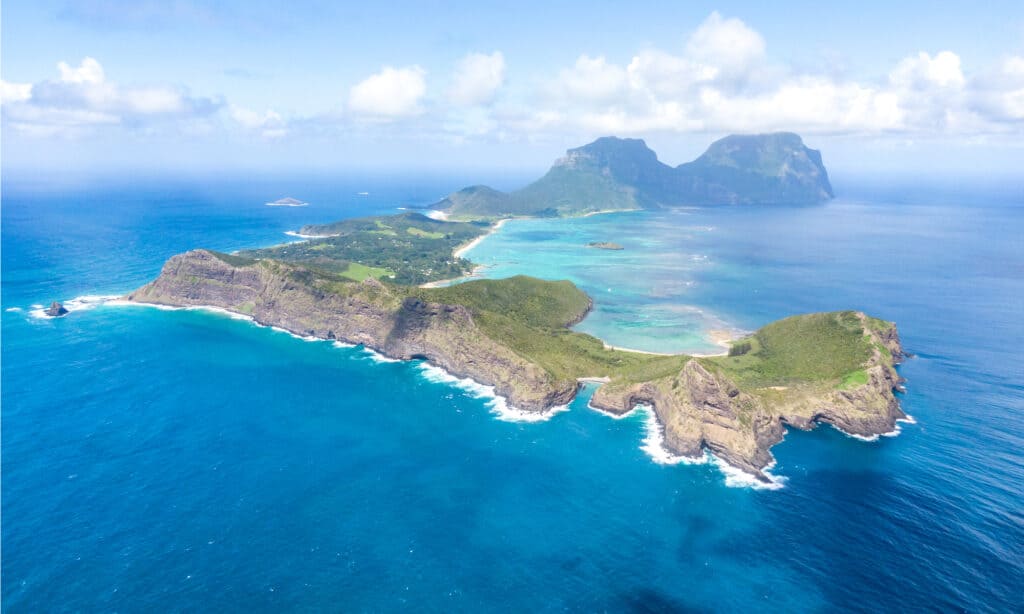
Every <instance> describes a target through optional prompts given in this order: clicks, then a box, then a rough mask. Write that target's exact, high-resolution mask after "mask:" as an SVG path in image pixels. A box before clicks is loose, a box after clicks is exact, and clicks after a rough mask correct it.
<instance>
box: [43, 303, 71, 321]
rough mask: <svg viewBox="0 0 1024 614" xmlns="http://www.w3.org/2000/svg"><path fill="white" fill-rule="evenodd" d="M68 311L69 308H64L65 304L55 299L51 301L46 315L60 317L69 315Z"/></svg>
mask: <svg viewBox="0 0 1024 614" xmlns="http://www.w3.org/2000/svg"><path fill="white" fill-rule="evenodd" d="M67 313H68V310H67V309H65V308H64V305H61V304H60V303H58V302H57V301H53V302H52V303H50V307H49V309H47V310H46V315H48V316H50V317H51V318H59V317H61V316H64V315H67Z"/></svg>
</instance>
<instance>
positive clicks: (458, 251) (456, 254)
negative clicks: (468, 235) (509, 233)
mask: <svg viewBox="0 0 1024 614" xmlns="http://www.w3.org/2000/svg"><path fill="white" fill-rule="evenodd" d="M510 219H512V218H510V217H506V218H502V219H500V220H498V221H497V222H495V223H494V225H493V226H491V228H490V230H488V231H487V232H486V233H485V234H482V235H480V236H479V237H477V238H475V239H473V240H472V241H470V242H469V243H467V244H465V245H463V246H462V247H460V248H458V249H456V250H455V251H454V252H452V256H453V257H455V258H462V255H463V254H465V253H466V252H468V251H469V250H471V249H473V248H474V247H476V246H477V245H480V243H482V242H483V240H484V239H486V238H487V237H489V236H491V235H492V234H494V233H496V232H498V231H499V230H501V227H502V226H504V225H505V222H507V221H509V220H510Z"/></svg>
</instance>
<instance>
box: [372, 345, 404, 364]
mask: <svg viewBox="0 0 1024 614" xmlns="http://www.w3.org/2000/svg"><path fill="white" fill-rule="evenodd" d="M363 353H364V354H365V356H366V358H369V359H370V360H372V361H373V362H376V363H381V364H383V363H389V362H402V361H401V360H399V359H397V358H388V357H387V356H385V355H383V354H381V353H380V352H378V351H376V350H371V349H370V348H368V347H366V346H365V345H364V346H363Z"/></svg>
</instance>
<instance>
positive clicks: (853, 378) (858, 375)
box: [839, 369, 868, 390]
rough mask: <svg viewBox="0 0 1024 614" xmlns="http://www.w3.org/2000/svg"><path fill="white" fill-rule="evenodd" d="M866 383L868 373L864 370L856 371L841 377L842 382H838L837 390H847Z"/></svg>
mask: <svg viewBox="0 0 1024 614" xmlns="http://www.w3.org/2000/svg"><path fill="white" fill-rule="evenodd" d="M866 383H868V372H867V371H865V370H864V369H857V370H856V371H854V372H852V373H847V374H846V375H845V376H844V377H843V381H841V382H839V389H840V390H847V389H849V388H856V387H857V386H863V385H864V384H866Z"/></svg>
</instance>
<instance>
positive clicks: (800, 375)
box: [126, 250, 904, 479]
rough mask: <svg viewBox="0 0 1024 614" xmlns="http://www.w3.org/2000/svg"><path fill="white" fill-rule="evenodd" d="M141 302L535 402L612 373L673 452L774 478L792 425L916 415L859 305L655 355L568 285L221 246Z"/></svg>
mask: <svg viewBox="0 0 1024 614" xmlns="http://www.w3.org/2000/svg"><path fill="white" fill-rule="evenodd" d="M126 299H127V300H129V301H136V302H141V303H154V304H159V305H173V306H182V307H185V306H212V307H219V308H223V309H226V310H229V311H232V312H236V313H240V314H245V315H248V316H251V317H252V318H253V319H254V320H255V321H256V322H258V323H260V324H265V325H273V326H277V327H280V328H283V329H286V330H289V331H291V332H293V333H296V334H300V335H308V336H315V337H319V338H322V339H333V340H338V341H342V342H346V343H352V344H362V345H365V346H366V347H368V348H371V349H373V350H375V351H378V352H380V353H381V354H384V355H385V356H389V357H392V358H397V359H425V360H428V361H430V362H431V363H433V364H436V365H438V366H440V367H442V368H443V369H445V370H447V371H449V372H450V373H452V374H454V375H457V376H459V377H469V378H472V379H473V380H475V381H477V382H480V383H482V384H486V385H490V386H494V387H495V390H496V392H497V393H498V394H500V395H502V396H504V397H506V398H507V399H508V402H509V403H510V404H512V405H513V406H515V407H517V408H519V409H522V410H528V411H538V412H542V411H545V410H548V409H550V408H552V407H554V406H557V405H563V404H566V403H568V402H569V401H570V400H572V398H573V397H574V396H575V394H576V392H577V390H578V388H579V383H578V381H579V380H580V379H581V378H603V379H606V380H607V381H608V383H607V384H605V385H603V386H602V387H601V388H599V389H598V390H597V392H596V393H595V394H594V396H593V399H592V400H591V403H592V405H593V406H595V407H597V408H600V409H603V410H606V411H610V412H614V413H620V414H621V413H624V412H628V411H630V410H632V409H633V408H634V407H635V406H636V405H637V404H641V403H643V404H648V405H650V406H651V407H653V410H654V412H655V413H656V415H657V417H658V420H659V421H660V422H661V424H662V425H663V426H664V430H665V443H666V445H667V447H668V448H669V449H670V450H671V451H672V452H675V453H677V454H680V455H685V456H691V457H695V456H700V455H701V454H703V451H704V450H705V449H707V450H710V451H711V452H713V453H714V454H715V455H717V456H718V457H720V458H722V459H723V460H725V461H726V462H728V463H729V464H731V465H733V466H736V467H738V468H740V469H743V470H745V471H747V472H750V473H752V474H754V475H756V476H758V477H759V478H761V479H767V477H766V476H765V474H764V468H765V467H767V466H768V465H770V464H771V462H772V456H771V453H770V448H771V447H772V446H773V445H775V444H776V443H778V442H779V441H781V440H782V437H783V434H784V428H785V427H786V426H792V427H795V428H800V429H809V428H813V427H814V426H815V425H816V424H818V423H822V422H824V423H829V424H832V425H834V426H836V427H837V428H840V429H842V430H843V431H845V432H847V433H850V434H853V435H859V436H864V437H870V436H875V435H878V434H881V433H887V432H890V431H892V430H893V428H894V426H895V421H896V420H897V419H899V418H902V417H904V414H903V412H902V411H901V410H900V407H899V403H898V402H897V400H896V397H895V396H894V394H893V390H894V389H895V388H897V387H898V386H899V384H900V381H901V380H900V378H899V375H898V374H897V373H896V370H895V368H894V364H895V363H896V362H897V361H898V360H899V359H900V358H901V357H902V356H903V351H902V347H901V346H900V342H899V336H898V334H897V332H896V328H895V326H894V325H893V324H891V323H889V322H884V321H882V320H877V319H874V318H870V317H868V316H866V315H864V314H862V313H858V312H834V313H827V314H809V315H807V316H795V317H792V318H787V319H785V320H780V321H779V322H776V323H773V324H771V325H768V326H766V327H764V328H763V329H761V330H760V331H758V333H756V334H755V335H753V336H751V337H749V338H748V339H746V340H744V341H743V342H742V345H741V346H739V347H742V349H743V352H742V354H741V353H739V352H737V353H735V354H736V355H730V356H720V357H711V358H691V357H688V356H650V355H643V354H636V353H628V352H620V351H616V350H610V349H602V348H603V344H602V343H601V342H600V340H597V339H594V338H593V337H589V336H587V335H583V334H580V333H574V332H571V331H569V330H567V327H568V326H570V325H571V324H572V323H574V322H577V321H578V320H579V319H580V318H581V317H582V316H583V315H584V314H585V313H586V312H587V310H588V309H589V305H590V302H589V299H588V298H587V297H586V295H585V294H583V293H582V292H580V291H579V290H578V289H577V288H575V286H573V285H572V284H570V283H569V282H547V281H542V280H536V279H532V278H525V277H519V278H510V279H508V280H482V281H478V282H467V283H465V284H459V285H458V286H455V287H453V288H447V289H440V288H439V289H432V290H424V289H417V288H410V287H408V286H399V285H395V284H386V283H382V282H380V281H377V280H375V279H372V278H368V279H366V280H364V281H362V282H354V281H351V280H348V279H344V278H342V277H339V276H336V275H331V274H329V273H326V272H323V271H316V270H313V269H308V268H304V267H303V266H300V265H295V264H290V263H284V262H279V261H275V260H250V259H246V258H239V257H235V256H228V255H225V254H218V253H216V252H210V251H206V250H195V251H191V252H187V253H185V254H180V255H177V256H174V257H173V258H171V259H170V260H168V261H167V263H166V264H165V265H164V267H163V270H162V271H161V273H160V276H159V277H158V278H157V279H156V280H154V281H153V282H151V283H149V284H147V285H145V286H143V287H142V288H140V289H139V290H137V291H135V292H133V293H131V294H130V295H128V296H127V297H126ZM436 299H441V300H436Z"/></svg>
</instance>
